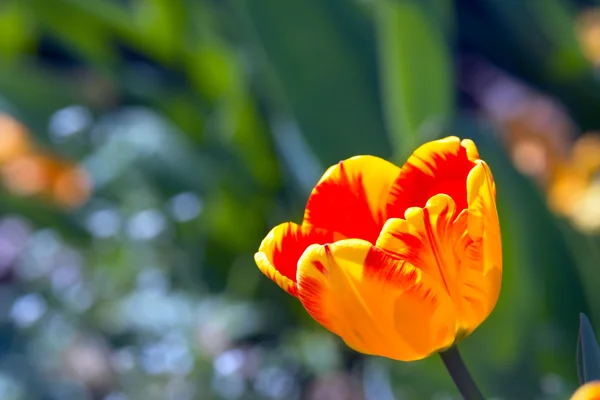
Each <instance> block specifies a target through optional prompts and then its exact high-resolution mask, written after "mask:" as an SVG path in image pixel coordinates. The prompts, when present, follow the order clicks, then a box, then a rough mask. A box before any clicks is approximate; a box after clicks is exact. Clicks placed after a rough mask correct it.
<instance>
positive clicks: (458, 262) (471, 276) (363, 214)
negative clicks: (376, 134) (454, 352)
mask: <svg viewBox="0 0 600 400" xmlns="http://www.w3.org/2000/svg"><path fill="white" fill-rule="evenodd" d="M495 197H496V187H495V183H494V180H493V178H492V174H491V172H490V169H489V168H488V166H487V164H486V163H485V162H484V161H483V160H481V159H480V158H479V154H478V151H477V148H476V147H475V144H474V143H473V142H472V141H471V140H463V141H462V142H461V141H460V139H458V138H457V137H449V138H446V139H442V140H438V141H433V142H429V143H427V144H425V145H423V146H421V147H420V148H419V149H417V150H416V151H415V152H414V153H413V155H412V156H411V157H410V158H409V159H408V161H407V162H406V164H405V165H404V166H403V167H402V168H398V167H397V166H395V165H393V164H391V163H389V162H387V161H385V160H382V159H380V158H377V157H373V156H357V157H353V158H350V159H347V160H345V161H342V162H340V163H338V164H337V165H334V166H332V167H331V168H329V169H328V170H327V171H326V172H325V174H324V175H323V177H322V178H321V180H320V181H319V182H318V183H317V185H316V187H315V188H314V189H313V191H312V193H311V195H310V198H309V199H308V203H307V206H306V210H305V213H304V221H303V223H302V225H297V224H295V223H292V222H287V223H283V224H281V225H278V226H277V227H275V228H274V229H273V230H272V231H271V232H270V233H269V234H268V235H267V237H266V238H265V239H264V240H263V242H262V243H261V245H260V248H259V251H258V252H257V253H256V255H255V261H256V263H257V265H258V267H259V269H260V270H261V271H262V272H263V273H264V274H265V275H267V276H268V277H269V278H271V279H272V280H274V281H275V282H276V283H277V284H278V285H279V286H280V287H281V288H283V289H284V290H286V291H287V292H288V293H290V294H291V295H293V296H295V297H297V298H298V299H299V300H300V301H301V302H302V304H303V306H304V307H305V308H306V310H307V311H308V312H309V314H310V315H311V316H312V317H313V318H314V319H315V320H316V321H318V322H319V323H320V324H322V325H323V326H324V327H326V328H327V329H329V330H330V331H332V332H333V333H335V334H337V335H339V336H340V337H341V338H342V339H343V340H344V341H345V342H346V343H347V344H348V345H349V346H350V347H352V348H353V349H355V350H356V351H359V352H362V353H366V354H373V355H379V356H384V357H389V358H392V359H397V360H404V361H409V360H417V359H421V358H424V357H427V356H428V355H430V354H431V353H434V352H436V351H439V350H443V349H446V348H448V347H450V346H451V345H452V344H453V343H454V342H455V341H457V340H459V339H461V338H463V337H465V336H466V335H468V334H469V333H471V332H472V331H473V330H474V329H475V328H476V327H477V326H478V325H479V324H481V322H483V321H484V320H485V318H486V317H487V316H488V315H489V314H490V312H491V311H492V309H493V308H494V306H495V304H496V301H497V299H498V294H499V291H500V284H501V279H502V251H501V240H500V226H499V223H498V215H497V211H496V200H495Z"/></svg>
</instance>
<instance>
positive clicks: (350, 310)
mask: <svg viewBox="0 0 600 400" xmlns="http://www.w3.org/2000/svg"><path fill="white" fill-rule="evenodd" d="M298 298H299V299H300V301H301V302H302V304H303V305H304V307H305V308H306V310H307V311H308V312H309V314H310V315H311V316H312V317H313V318H314V319H315V320H317V322H319V323H320V324H322V325H323V326H325V327H326V328H327V329H329V330H331V331H332V332H334V333H335V334H337V335H339V336H340V337H341V338H342V339H343V340H344V341H345V342H346V344H348V346H350V347H351V348H353V349H355V350H356V351H359V352H361V353H365V354H373V355H379V356H384V357H388V358H392V359H396V360H403V361H410V360H418V359H421V358H424V357H427V356H428V355H430V354H431V353H433V352H435V351H438V350H442V349H445V348H447V347H449V346H450V345H451V344H452V343H453V341H454V337H455V323H456V319H455V310H454V305H453V304H452V301H451V300H450V298H449V296H448V295H447V294H446V292H445V291H444V290H443V289H442V288H441V287H440V286H439V285H438V284H437V283H436V282H435V281H434V279H432V278H431V277H429V276H428V274H427V273H426V272H423V271H421V270H419V269H417V268H415V267H414V266H412V265H411V264H409V263H408V262H405V261H400V260H398V259H395V258H393V257H391V256H389V255H388V254H386V253H385V252H383V251H382V250H381V249H378V248H376V247H374V246H372V245H371V244H370V243H369V242H367V241H365V240H360V239H347V240H342V241H339V242H336V243H333V244H330V245H325V246H319V245H312V246H310V247H309V248H308V249H307V250H306V251H305V252H304V254H303V255H302V257H301V258H300V261H299V262H298Z"/></svg>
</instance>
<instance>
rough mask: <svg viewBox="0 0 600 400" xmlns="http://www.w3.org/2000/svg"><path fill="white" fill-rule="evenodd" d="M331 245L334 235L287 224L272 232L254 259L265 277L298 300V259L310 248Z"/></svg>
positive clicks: (277, 227)
mask: <svg viewBox="0 0 600 400" xmlns="http://www.w3.org/2000/svg"><path fill="white" fill-rule="evenodd" d="M332 241H333V237H332V234H331V233H329V232H327V231H324V230H320V229H315V228H312V227H309V226H300V225H297V224H294V223H293V222H286V223H283V224H280V225H277V226H276V227H275V228H273V229H272V230H271V232H269V234H268V235H267V236H266V237H265V238H264V240H263V241H262V243H261V244H260V247H259V249H258V252H257V253H256V254H255V255H254V260H255V261H256V265H258V268H259V269H260V270H261V271H262V273H263V274H265V275H266V276H268V277H269V278H270V279H272V280H273V281H274V282H275V283H277V284H278V285H279V287H281V288H282V289H283V290H285V291H286V292H288V293H289V294H291V295H292V296H297V288H296V269H297V265H298V259H300V256H301V255H302V253H304V251H305V250H306V248H307V247H308V246H310V245H311V244H315V243H318V244H325V243H329V242H332Z"/></svg>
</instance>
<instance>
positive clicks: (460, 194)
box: [387, 136, 479, 218]
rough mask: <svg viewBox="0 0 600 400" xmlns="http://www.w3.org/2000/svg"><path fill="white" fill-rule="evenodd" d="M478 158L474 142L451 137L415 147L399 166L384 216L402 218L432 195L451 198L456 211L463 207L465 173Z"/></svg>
mask: <svg viewBox="0 0 600 400" xmlns="http://www.w3.org/2000/svg"><path fill="white" fill-rule="evenodd" d="M478 159H479V153H478V151H477V147H476V146H475V144H474V143H473V142H472V141H471V140H469V139H465V140H463V141H462V142H461V140H460V139H459V138H457V137H455V136H451V137H447V138H445V139H441V140H436V141H432V142H428V143H426V144H424V145H422V146H421V147H419V148H418V149H417V150H415V152H414V153H413V154H412V155H411V156H410V157H409V159H408V161H406V163H405V164H404V165H403V166H402V168H401V171H400V174H399V175H398V177H397V178H396V180H395V182H394V185H393V186H392V188H391V190H390V194H389V197H388V205H387V216H388V218H392V217H395V218H402V216H403V215H404V212H405V211H406V210H407V209H408V208H410V207H425V204H426V203H427V200H429V199H430V198H431V197H433V196H435V195H436V194H440V193H443V194H447V195H448V196H450V197H452V199H453V200H454V202H455V203H456V206H457V208H458V209H459V210H462V209H465V208H467V184H466V182H467V176H468V174H469V172H470V171H471V169H473V167H474V166H475V161H476V160H478Z"/></svg>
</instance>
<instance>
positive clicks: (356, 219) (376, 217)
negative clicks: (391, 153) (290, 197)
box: [304, 156, 400, 244]
mask: <svg viewBox="0 0 600 400" xmlns="http://www.w3.org/2000/svg"><path fill="white" fill-rule="evenodd" d="M399 172H400V168H398V167H397V166H395V165H394V164H392V163H390V162H388V161H385V160H383V159H381V158H378V157H373V156H356V157H352V158H349V159H347V160H345V161H341V162H340V163H338V164H336V165H334V166H332V167H330V168H329V169H328V170H327V171H326V172H325V174H324V175H323V177H322V178H321V180H320V181H319V183H317V185H316V187H315V188H314V189H313V191H312V193H311V195H310V197H309V199H308V203H307V205H306V211H305V213H304V224H306V225H312V226H315V227H317V228H321V229H326V230H329V231H332V232H333V231H335V232H337V233H338V234H340V236H342V237H346V238H358V239H365V240H368V241H370V242H371V243H373V244H374V243H375V241H376V240H377V237H378V235H379V232H380V231H381V228H382V227H383V224H384V223H385V221H386V219H387V217H386V215H385V210H386V199H387V196H388V193H389V191H390V188H391V186H392V184H393V182H394V180H395V178H396V176H397V175H398V173H399Z"/></svg>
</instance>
